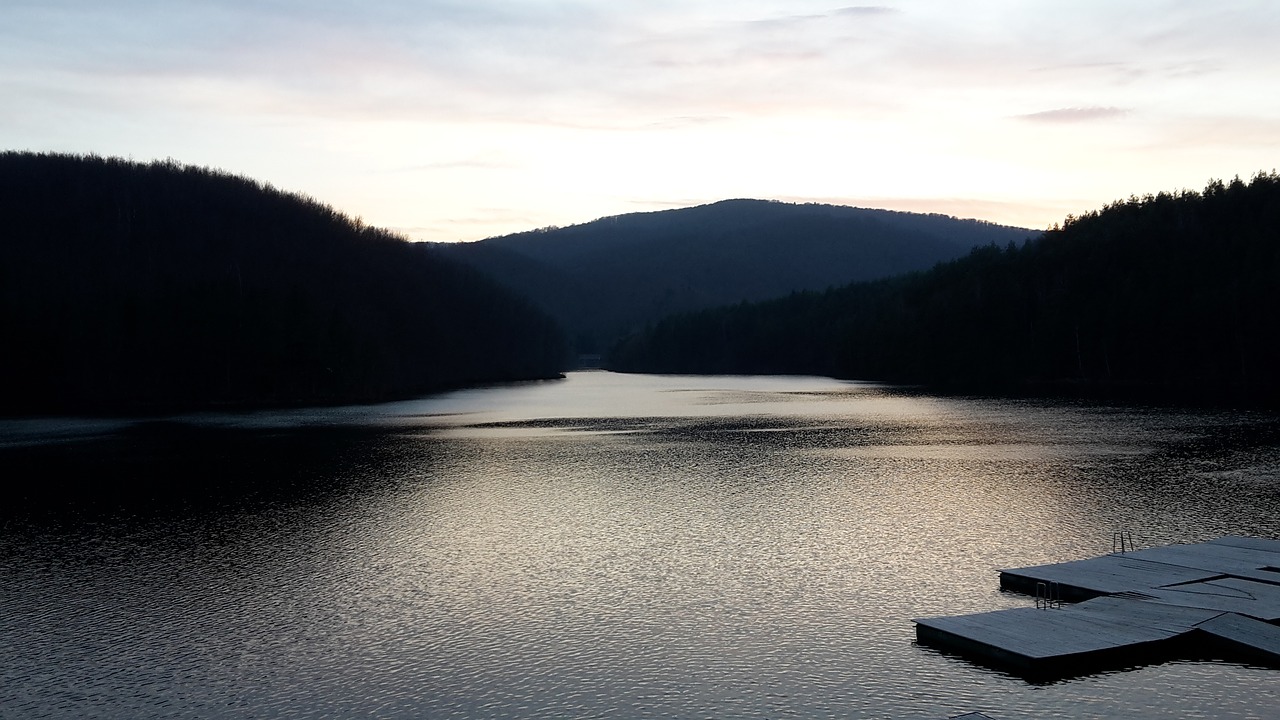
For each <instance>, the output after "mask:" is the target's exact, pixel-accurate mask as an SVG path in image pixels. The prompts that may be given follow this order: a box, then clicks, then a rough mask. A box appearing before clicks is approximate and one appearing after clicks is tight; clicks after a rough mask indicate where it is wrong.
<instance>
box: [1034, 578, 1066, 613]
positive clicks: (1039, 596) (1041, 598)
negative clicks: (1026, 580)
mask: <svg viewBox="0 0 1280 720" xmlns="http://www.w3.org/2000/svg"><path fill="white" fill-rule="evenodd" d="M1060 607H1062V588H1060V587H1058V583H1056V582H1054V581H1052V580H1051V581H1049V582H1037V583H1036V609H1037V610H1049V609H1051V608H1060Z"/></svg>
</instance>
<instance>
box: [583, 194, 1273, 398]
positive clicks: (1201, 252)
mask: <svg viewBox="0 0 1280 720" xmlns="http://www.w3.org/2000/svg"><path fill="white" fill-rule="evenodd" d="M1277 317H1280V177H1278V176H1277V175H1276V174H1275V173H1271V174H1260V175H1258V176H1256V177H1255V178H1254V179H1253V180H1252V181H1251V182H1249V183H1245V182H1242V181H1240V180H1238V179H1237V180H1235V181H1232V182H1231V183H1222V182H1217V181H1215V182H1213V183H1211V184H1210V185H1209V186H1208V187H1207V188H1206V189H1205V190H1204V191H1203V192H1201V193H1197V192H1191V191H1182V192H1178V193H1162V194H1160V195H1156V196H1147V197H1144V198H1136V197H1135V198H1130V199H1129V200H1126V201H1122V202H1117V203H1114V204H1112V205H1109V206H1107V207H1106V208H1104V209H1103V210H1101V211H1098V212H1091V213H1089V214H1088V215H1085V216H1083V217H1078V218H1070V217H1069V218H1068V219H1067V221H1066V223H1065V224H1064V226H1063V227H1061V228H1055V229H1053V230H1051V231H1048V232H1046V233H1044V235H1043V236H1042V237H1040V238H1038V239H1036V240H1034V241H1030V242H1026V243H1024V244H1022V245H1020V246H1019V245H1017V244H1014V243H1010V244H1007V245H1005V246H1004V247H999V246H995V245H992V246H987V247H983V248H979V249H976V250H974V251H973V252H972V253H970V254H969V255H968V256H967V257H965V258H963V259H960V260H956V261H953V262H948V263H945V264H942V265H939V266H938V267H936V268H934V269H932V270H930V271H927V272H922V273H917V274H914V275H908V276H904V277H899V278H895V279H891V280H885V281H879V282H874V283H863V284H855V285H851V286H848V287H844V288H842V289H838V290H832V291H829V292H825V293H800V294H793V295H792V296H790V297H787V298H783V299H779V300H775V301H771V302H764V303H759V304H754V305H746V304H744V305H739V306H736V307H726V308H719V309H715V310H709V311H705V312H701V313H697V314H690V315H683V316H679V317H673V318H669V319H667V320H664V321H663V322H660V323H658V324H657V325H656V326H653V327H652V328H650V329H649V330H648V331H647V332H645V333H641V334H638V335H636V336H633V337H631V338H630V339H628V340H626V341H624V342H622V343H620V344H618V345H617V346H616V347H615V348H614V349H613V352H612V353H611V354H610V356H609V358H608V365H609V366H610V367H612V368H614V369H618V370H624V371H643V372H691V373H815V374H823V375H831V376H836V377H844V378H860V379H868V380H886V381H894V382H907V383H920V384H926V385H930V386H934V387H937V388H948V389H964V390H988V391H989V390H995V391H1004V392H1043V391H1068V392H1084V393H1095V394H1096V393H1103V394H1117V395H1119V394H1126V395H1129V394H1136V395H1140V396H1145V397H1151V398H1161V399H1175V400H1176V399H1187V400H1196V401H1203V400H1209V401H1230V402H1237V401H1240V402H1253V403H1261V404H1276V403H1277V402H1280V335H1278V334H1277V333H1276V332H1275V330H1274V325H1275V321H1276V318H1277Z"/></svg>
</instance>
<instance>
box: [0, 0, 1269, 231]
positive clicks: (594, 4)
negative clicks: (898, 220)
mask: <svg viewBox="0 0 1280 720" xmlns="http://www.w3.org/2000/svg"><path fill="white" fill-rule="evenodd" d="M1278 37H1280V3H1277V2H1273V1H1272V0H1255V1H1244V0H1213V1H1212V2H1206V1H1205V0H1128V1H1125V2H1117V1H1116V0H1068V1H1065V2H1058V1H1056V0H972V1H967V0H901V1H899V2H894V1H886V2H882V3H880V4H874V5H844V4H842V3H841V2H840V0H835V2H820V1H815V0H786V1H783V0H645V1H643V2H642V1H640V0H592V1H577V2H575V1H571V0H452V1H444V0H359V1H358V2H357V1H356V0H349V1H339V0H4V9H3V13H2V14H0V149H5V150H27V151H35V152H71V153H84V154H88V153H93V154H97V155H102V156H114V157H125V158H131V159H133V160H136V161H140V162H145V161H151V160H157V159H168V158H172V159H174V160H177V161H178V162H180V163H184V164H192V165H201V166H206V167H213V168H218V169H221V170H224V171H227V172H230V173H234V174H237V175H246V176H249V177H252V178H254V179H257V180H259V181H262V182H266V183H270V184H271V185H273V186H275V187H277V188H280V189H282V190H286V191H290V192H298V193H302V194H305V195H309V196H311V197H313V198H315V199H317V200H319V201H321V202H323V203H326V204H329V205H332V206H333V207H335V208H337V209H338V210H340V211H342V212H344V213H346V214H348V215H351V216H354V217H360V218H361V219H363V220H364V221H365V222H366V223H369V224H371V225H376V226H379V227H384V228H387V229H390V230H393V231H395V232H397V233H400V234H402V235H404V236H406V237H408V238H411V239H414V240H432V241H456V240H478V239H481V238H484V237H490V236H495V235H502V234H506V233H511V232H519V231H523V230H529V229H534V228H541V227H547V226H552V225H557V226H564V225H571V224H575V223H580V222H587V221H590V220H593V219H596V218H599V217H605V216H610V215H618V214H623V213H629V212H641V211H652V210H663V209H668V208H678V207H687V206H692V205H699V204H702V203H707V202H714V201H717V200H722V199H726V198H745V197H750V198H767V199H775V200H783V201H789V202H828V203H835V204H842V205H855V206H860V207H881V208H889V209H896V210H909V211H916V212H934V213H943V214H946V215H954V216H957V217H967V218H979V219H983V220H987V221H991V222H996V223H1001V224H1008V225H1016V226H1021V227H1030V228H1033V229H1044V228H1046V227H1049V226H1051V225H1052V224H1054V223H1056V222H1060V221H1061V220H1063V219H1064V218H1065V217H1066V216H1067V215H1068V214H1077V215H1078V214H1081V213H1084V212H1088V211H1090V210H1096V209H1100V208H1101V207H1102V206H1103V205H1105V204H1107V203H1110V202H1113V201H1116V200H1120V199H1124V198H1127V197H1130V196H1131V195H1138V196H1141V195H1144V194H1147V193H1157V192H1160V191H1165V190H1168V191H1175V190H1181V189H1192V190H1199V189H1202V188H1203V187H1204V186H1205V185H1206V183H1207V182H1208V181H1209V180H1211V179H1224V180H1230V179H1231V178H1233V177H1236V176H1239V177H1241V178H1242V179H1246V180H1247V179H1249V178H1250V177H1252V176H1253V175H1254V174H1256V173H1258V172H1260V171H1271V170H1274V169H1276V168H1277V167H1280V42H1277V41H1276V38H1278Z"/></svg>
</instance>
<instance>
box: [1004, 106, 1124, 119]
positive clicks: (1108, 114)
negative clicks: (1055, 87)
mask: <svg viewBox="0 0 1280 720" xmlns="http://www.w3.org/2000/svg"><path fill="white" fill-rule="evenodd" d="M1127 114H1129V110H1127V109H1125V108H1118V107H1070V108H1059V109H1057V110H1043V111H1041V112H1034V113H1029V114H1027V115H1018V116H1017V118H1018V119H1020V120H1027V121H1029V122H1040V123H1079V122H1092V121H1094V120H1107V119H1110V118H1115V117H1120V116H1123V115H1127Z"/></svg>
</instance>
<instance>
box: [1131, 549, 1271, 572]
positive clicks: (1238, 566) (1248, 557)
mask: <svg viewBox="0 0 1280 720" xmlns="http://www.w3.org/2000/svg"><path fill="white" fill-rule="evenodd" d="M1126 557H1131V558H1137V559H1139V560H1151V561H1153V562H1160V563H1166V564H1169V565H1179V566H1181V567H1188V568H1193V569H1196V570H1206V571H1213V572H1217V573H1221V574H1223V575H1230V574H1232V573H1235V572H1239V571H1254V570H1257V569H1258V568H1263V567H1268V566H1272V567H1276V566H1280V552H1271V551H1269V550H1263V549H1260V548H1247V547H1239V546H1234V545H1215V544H1211V543H1199V544H1196V545H1167V546H1164V547H1153V548H1147V549H1145V550H1136V551H1133V552H1130V553H1127V555H1126Z"/></svg>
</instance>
